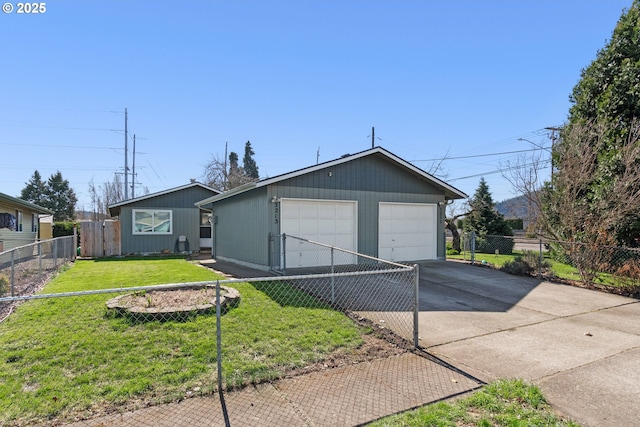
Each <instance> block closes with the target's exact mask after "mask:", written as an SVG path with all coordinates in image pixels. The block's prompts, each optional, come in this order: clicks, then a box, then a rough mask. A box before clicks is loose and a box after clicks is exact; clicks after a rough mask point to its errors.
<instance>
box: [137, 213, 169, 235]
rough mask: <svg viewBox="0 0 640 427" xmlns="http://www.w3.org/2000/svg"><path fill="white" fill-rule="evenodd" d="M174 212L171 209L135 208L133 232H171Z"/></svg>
mask: <svg viewBox="0 0 640 427" xmlns="http://www.w3.org/2000/svg"><path fill="white" fill-rule="evenodd" d="M171 233H173V214H172V211H170V210H160V209H155V210H153V209H133V234H171Z"/></svg>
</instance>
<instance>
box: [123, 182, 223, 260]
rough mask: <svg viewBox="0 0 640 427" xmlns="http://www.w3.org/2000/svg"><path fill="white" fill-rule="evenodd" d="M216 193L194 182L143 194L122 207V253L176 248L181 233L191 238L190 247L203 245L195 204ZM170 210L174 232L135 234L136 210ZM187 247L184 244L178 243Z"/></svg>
mask: <svg viewBox="0 0 640 427" xmlns="http://www.w3.org/2000/svg"><path fill="white" fill-rule="evenodd" d="M213 194H215V193H212V192H211V191H209V190H207V189H206V188H202V187H199V186H194V187H191V188H183V189H181V190H179V191H173V192H169V193H166V194H161V195H158V196H156V197H149V198H142V200H138V201H132V202H131V203H129V204H126V205H123V206H120V207H119V212H118V219H119V220H120V225H121V231H120V233H121V241H122V253H123V254H125V255H128V254H140V253H142V254H151V253H161V252H163V251H168V252H175V251H176V242H177V241H178V237H179V236H181V235H184V236H186V238H187V241H188V242H189V251H197V250H199V249H200V209H199V208H197V207H196V206H195V205H194V204H195V202H197V201H199V200H203V199H205V198H207V197H211V196H212V195H213ZM134 209H135V210H170V211H171V212H172V225H173V227H172V232H171V234H156V235H154V234H148V235H147V234H144V235H142V234H133V210H134ZM177 249H178V251H179V252H181V251H183V250H185V249H186V248H185V246H184V244H180V245H179V246H178V247H177Z"/></svg>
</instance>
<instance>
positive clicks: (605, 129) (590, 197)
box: [542, 0, 640, 244]
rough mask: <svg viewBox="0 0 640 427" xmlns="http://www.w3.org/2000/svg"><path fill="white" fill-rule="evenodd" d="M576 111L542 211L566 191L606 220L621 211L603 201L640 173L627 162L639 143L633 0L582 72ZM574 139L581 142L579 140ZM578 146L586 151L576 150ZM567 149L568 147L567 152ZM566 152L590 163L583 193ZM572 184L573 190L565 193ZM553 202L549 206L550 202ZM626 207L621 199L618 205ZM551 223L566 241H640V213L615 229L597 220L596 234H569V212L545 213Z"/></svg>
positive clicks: (638, 21) (639, 49)
mask: <svg viewBox="0 0 640 427" xmlns="http://www.w3.org/2000/svg"><path fill="white" fill-rule="evenodd" d="M570 101H571V102H572V104H573V105H572V107H571V109H570V111H569V118H568V122H567V124H566V126H565V127H564V129H563V131H562V132H561V139H560V141H559V142H558V143H557V144H555V146H554V149H553V165H554V169H555V170H554V175H553V178H552V182H551V185H550V186H548V187H547V188H546V191H547V194H545V198H546V199H547V202H548V203H545V205H546V206H545V205H543V206H542V209H543V210H544V209H547V210H548V209H550V206H553V205H554V204H555V205H558V203H554V198H559V197H562V194H563V193H566V192H567V191H574V192H576V194H579V197H580V200H581V203H583V204H585V205H586V208H587V211H585V218H591V219H592V220H593V219H595V218H603V217H606V216H607V211H609V210H611V211H614V210H616V211H622V210H621V209H618V208H617V206H615V205H614V206H605V204H604V203H602V202H601V201H602V200H605V199H606V200H609V197H608V195H610V194H611V193H612V192H614V191H615V190H614V188H616V186H618V185H619V184H620V180H622V179H627V177H628V175H629V169H628V168H629V167H631V168H640V164H638V163H640V162H638V163H636V164H629V163H628V162H627V163H625V162H624V161H623V158H624V157H625V154H624V153H625V151H627V150H628V147H627V146H628V145H629V144H631V143H632V142H636V141H637V136H636V135H637V127H638V122H637V120H638V118H640V1H639V0H634V1H633V4H632V5H631V7H630V8H629V9H628V10H626V11H624V12H623V13H622V16H621V17H620V19H619V20H618V23H617V25H616V27H615V29H614V31H613V34H612V36H611V39H610V41H609V42H608V43H606V45H605V46H604V48H603V49H601V50H600V51H599V52H598V53H597V55H596V58H595V60H594V61H593V62H592V63H591V64H590V65H589V66H588V67H586V68H585V69H583V70H582V73H581V78H580V81H579V82H578V83H577V84H576V86H575V87H574V89H573V92H572V94H571V96H570ZM576 135H579V137H580V139H579V140H576ZM575 144H580V145H582V146H583V147H577V148H576V147H572V145H575ZM565 145H569V147H565ZM567 152H576V153H578V152H580V153H582V156H583V157H584V160H583V162H584V161H587V160H586V159H587V158H588V159H589V160H588V161H589V162H592V164H590V165H584V164H583V166H585V167H587V168H589V170H590V171H591V172H590V175H589V177H588V179H587V180H585V181H584V182H581V183H580V185H581V186H582V187H581V188H578V189H574V188H573V187H575V185H576V182H575V179H574V178H572V177H571V176H573V175H575V170H574V169H575V168H574V166H575V165H576V163H575V162H574V161H573V160H572V159H571V158H567V157H566V153H567ZM627 184H628V185H629V186H632V185H633V186H634V188H633V190H634V191H633V192H632V197H635V194H640V187H638V186H636V184H632V183H630V182H629V183H627ZM567 185H569V186H570V187H571V188H570V190H567V188H565V187H566V186H567ZM549 202H550V203H549ZM620 202H621V203H626V201H625V200H623V199H622V198H619V200H618V202H613V203H614V204H615V203H620ZM546 214H547V217H549V218H553V217H554V216H555V218H556V220H555V222H550V223H549V224H548V226H549V227H550V230H549V234H551V235H557V236H559V237H560V236H562V237H561V238H563V239H569V240H573V239H578V240H584V241H592V240H593V238H594V236H597V235H609V236H612V238H613V242H612V243H614V244H632V243H633V242H634V241H635V240H636V239H637V238H640V213H638V212H630V213H629V214H627V215H626V216H625V217H623V218H619V219H618V220H617V222H616V224H615V225H614V226H611V225H609V226H605V225H604V224H605V222H604V221H597V222H599V223H600V224H602V226H601V227H600V230H596V231H595V232H593V233H582V232H581V231H580V230H578V232H577V233H576V232H573V233H572V234H570V235H568V234H567V233H566V232H565V231H566V230H569V229H571V227H570V226H569V225H568V224H565V222H566V221H565V219H566V215H568V214H569V212H566V211H565V212H546Z"/></svg>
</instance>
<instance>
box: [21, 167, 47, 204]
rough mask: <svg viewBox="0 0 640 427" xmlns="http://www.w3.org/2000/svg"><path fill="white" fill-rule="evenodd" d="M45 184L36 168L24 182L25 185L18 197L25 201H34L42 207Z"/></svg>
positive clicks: (45, 189) (44, 197)
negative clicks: (27, 180)
mask: <svg viewBox="0 0 640 427" xmlns="http://www.w3.org/2000/svg"><path fill="white" fill-rule="evenodd" d="M46 193H47V185H46V183H45V182H44V181H42V177H41V176H40V172H38V171H37V170H36V171H35V172H33V175H32V176H31V179H30V180H29V182H27V183H26V187H25V188H23V189H22V191H21V193H20V198H21V199H22V200H26V201H27V202H31V203H35V204H36V205H38V206H42V207H44V203H45V201H46Z"/></svg>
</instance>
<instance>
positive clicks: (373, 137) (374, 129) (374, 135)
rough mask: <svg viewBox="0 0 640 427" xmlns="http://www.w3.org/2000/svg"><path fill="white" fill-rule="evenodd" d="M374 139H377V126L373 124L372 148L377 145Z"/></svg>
mask: <svg viewBox="0 0 640 427" xmlns="http://www.w3.org/2000/svg"><path fill="white" fill-rule="evenodd" d="M374 139H376V128H375V127H373V126H371V148H373V147H374V146H375V141H374Z"/></svg>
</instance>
